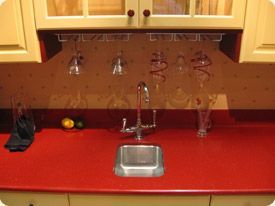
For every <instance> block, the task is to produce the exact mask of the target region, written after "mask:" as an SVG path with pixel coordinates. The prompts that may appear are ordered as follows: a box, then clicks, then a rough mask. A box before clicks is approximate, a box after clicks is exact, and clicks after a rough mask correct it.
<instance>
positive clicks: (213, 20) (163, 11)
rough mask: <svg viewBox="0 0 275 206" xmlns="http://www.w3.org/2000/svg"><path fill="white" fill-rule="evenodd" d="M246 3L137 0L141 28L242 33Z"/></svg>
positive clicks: (206, 0) (242, 0)
mask: <svg viewBox="0 0 275 206" xmlns="http://www.w3.org/2000/svg"><path fill="white" fill-rule="evenodd" d="M245 6H246V0H169V1H168V0H140V26H141V27H143V28H189V29H242V28H243V22H244V15H245Z"/></svg>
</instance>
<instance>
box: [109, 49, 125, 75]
mask: <svg viewBox="0 0 275 206" xmlns="http://www.w3.org/2000/svg"><path fill="white" fill-rule="evenodd" d="M127 65H128V64H127V61H126V60H125V58H124V57H123V51H119V52H118V53H117V56H116V57H115V58H113V60H112V70H113V72H112V73H113V75H125V74H127Z"/></svg>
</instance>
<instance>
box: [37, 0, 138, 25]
mask: <svg viewBox="0 0 275 206" xmlns="http://www.w3.org/2000/svg"><path fill="white" fill-rule="evenodd" d="M138 3H139V2H138V1H137V0H71V1H68V0H34V8H35V19H36V24H37V28H38V29H95V28H96V29H98V28H101V29H110V28H121V29H126V28H136V27H137V26H138V16H137V14H138ZM129 10H133V11H134V15H131V14H130V15H128V11H129Z"/></svg>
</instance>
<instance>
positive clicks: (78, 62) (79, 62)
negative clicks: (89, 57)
mask: <svg viewBox="0 0 275 206" xmlns="http://www.w3.org/2000/svg"><path fill="white" fill-rule="evenodd" d="M74 49H75V53H74V54H73V56H72V58H71V60H70V61H69V63H68V69H69V74H70V75H79V74H81V73H83V60H84V57H83V56H82V54H81V51H80V50H78V48H77V39H75V40H74Z"/></svg>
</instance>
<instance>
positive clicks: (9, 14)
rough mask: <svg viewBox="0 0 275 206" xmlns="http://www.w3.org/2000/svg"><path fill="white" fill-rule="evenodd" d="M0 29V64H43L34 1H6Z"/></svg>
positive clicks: (2, 9)
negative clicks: (35, 20)
mask: <svg viewBox="0 0 275 206" xmlns="http://www.w3.org/2000/svg"><path fill="white" fill-rule="evenodd" d="M0 28H1V32H0V62H41V55H40V47H39V40H38V37H37V34H36V28H35V22H34V11H33V4H32V0H6V1H5V2H4V3H3V4H2V5H1V6H0Z"/></svg>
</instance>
